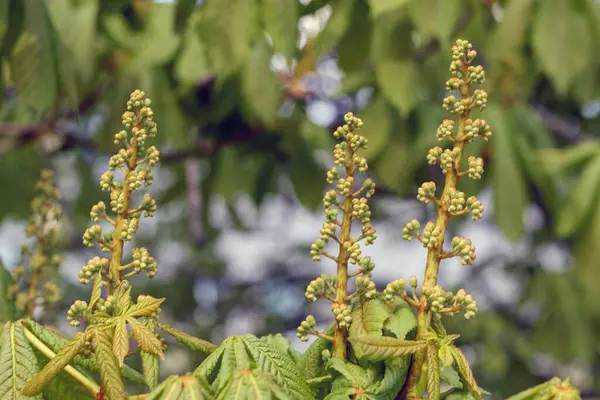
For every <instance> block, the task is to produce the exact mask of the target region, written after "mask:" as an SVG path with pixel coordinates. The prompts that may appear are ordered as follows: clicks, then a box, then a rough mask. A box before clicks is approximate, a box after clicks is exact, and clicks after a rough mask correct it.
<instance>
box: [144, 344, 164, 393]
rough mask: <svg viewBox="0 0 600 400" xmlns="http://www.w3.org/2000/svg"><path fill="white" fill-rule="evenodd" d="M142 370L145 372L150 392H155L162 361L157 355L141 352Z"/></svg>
mask: <svg viewBox="0 0 600 400" xmlns="http://www.w3.org/2000/svg"><path fill="white" fill-rule="evenodd" d="M141 357H142V370H143V371H144V379H145V380H146V385H148V387H149V388H150V390H154V388H156V386H157V385H158V375H159V373H160V360H159V359H158V356H157V355H156V354H151V353H147V352H145V351H143V350H142V351H141Z"/></svg>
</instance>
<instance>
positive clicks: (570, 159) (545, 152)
mask: <svg viewBox="0 0 600 400" xmlns="http://www.w3.org/2000/svg"><path fill="white" fill-rule="evenodd" d="M598 154H600V142H598V141H596V140H586V141H583V142H581V143H577V144H573V145H571V146H568V147H564V148H559V149H541V150H539V151H538V160H539V161H540V162H541V163H542V165H543V166H544V168H545V169H547V170H548V172H550V173H559V172H561V171H566V170H571V169H576V168H579V167H580V166H581V165H582V164H584V163H585V162H587V161H588V160H589V159H590V158H592V157H594V156H596V155H598Z"/></svg>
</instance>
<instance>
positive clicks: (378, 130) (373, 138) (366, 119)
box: [360, 95, 392, 160]
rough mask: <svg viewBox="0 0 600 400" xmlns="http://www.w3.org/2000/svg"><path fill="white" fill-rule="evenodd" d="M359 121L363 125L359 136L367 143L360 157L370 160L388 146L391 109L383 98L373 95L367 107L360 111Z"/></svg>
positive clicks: (390, 130)
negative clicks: (365, 139)
mask: <svg viewBox="0 0 600 400" xmlns="http://www.w3.org/2000/svg"><path fill="white" fill-rule="evenodd" d="M360 119H361V120H362V121H363V125H364V128H362V129H361V131H360V134H361V136H364V137H365V138H367V140H368V141H369V142H368V145H367V148H366V149H364V150H363V151H362V156H363V157H365V158H366V159H367V160H372V159H375V158H376V157H377V156H378V155H379V154H380V153H381V152H382V150H383V149H385V147H386V146H387V145H388V144H389V137H390V135H391V133H392V115H391V108H390V107H389V105H388V103H387V102H386V100H385V99H384V97H383V96H381V95H375V97H374V98H373V99H371V101H370V102H369V105H368V106H367V107H366V108H365V109H364V110H362V111H361V113H360Z"/></svg>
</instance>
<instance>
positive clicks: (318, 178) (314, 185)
mask: <svg viewBox="0 0 600 400" xmlns="http://www.w3.org/2000/svg"><path fill="white" fill-rule="evenodd" d="M284 146H285V149H286V151H287V154H288V156H289V164H288V165H289V174H290V179H291V180H292V183H293V185H294V192H295V193H296V197H298V199H299V200H300V202H301V203H302V205H304V206H305V207H307V208H310V209H315V208H317V207H319V206H320V205H321V202H322V200H323V191H324V188H325V185H326V182H325V180H324V179H323V178H322V177H323V176H324V174H325V171H324V169H323V168H321V167H320V166H318V165H317V163H316V161H315V159H314V156H313V150H312V149H311V148H310V147H309V146H308V145H307V143H306V142H305V141H304V140H302V137H301V136H299V135H294V134H289V135H287V136H286V137H285V142H284Z"/></svg>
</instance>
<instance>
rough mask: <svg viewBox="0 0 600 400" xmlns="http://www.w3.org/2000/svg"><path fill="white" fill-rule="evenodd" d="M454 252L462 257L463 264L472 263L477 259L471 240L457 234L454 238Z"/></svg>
mask: <svg viewBox="0 0 600 400" xmlns="http://www.w3.org/2000/svg"><path fill="white" fill-rule="evenodd" d="M452 252H453V253H454V254H456V255H458V256H460V258H461V261H460V262H461V263H462V264H463V265H471V264H473V261H475V247H474V246H473V244H472V243H471V240H469V239H465V238H463V237H460V236H456V237H454V238H453V239H452Z"/></svg>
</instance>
